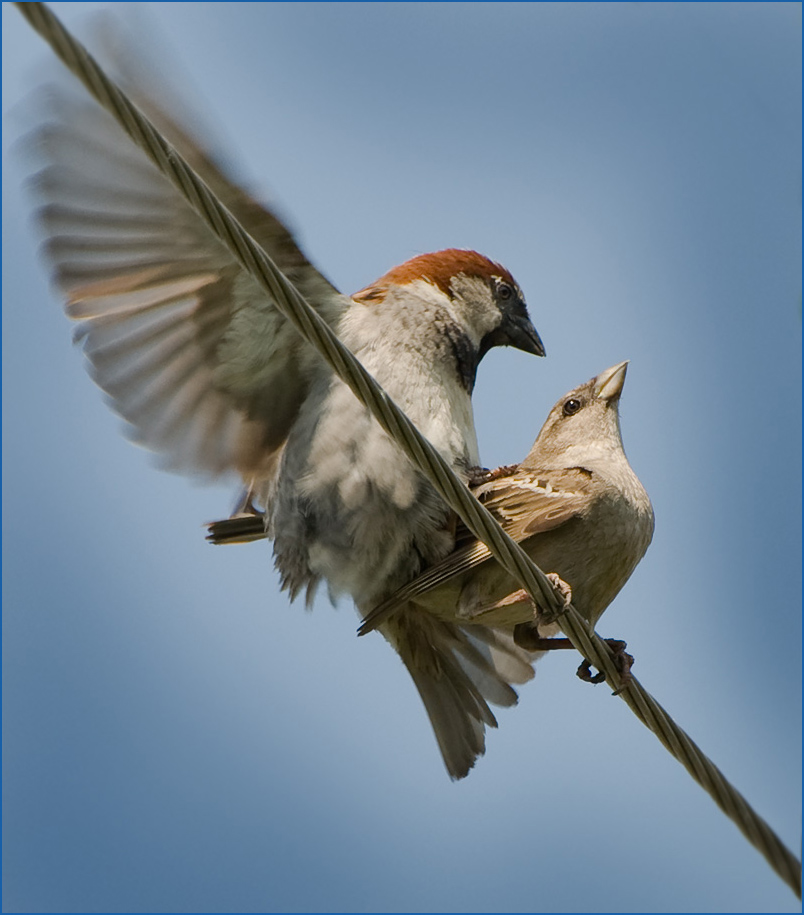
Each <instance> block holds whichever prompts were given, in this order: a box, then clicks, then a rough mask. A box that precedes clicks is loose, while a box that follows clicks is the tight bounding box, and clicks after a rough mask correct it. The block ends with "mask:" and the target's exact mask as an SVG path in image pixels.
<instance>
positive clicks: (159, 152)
mask: <svg viewBox="0 0 804 915" xmlns="http://www.w3.org/2000/svg"><path fill="white" fill-rule="evenodd" d="M15 6H16V7H17V8H18V9H19V11H20V12H21V13H22V15H23V16H24V17H25V18H26V20H27V21H28V22H29V23H30V25H31V26H32V27H33V28H34V29H35V30H36V31H37V32H38V33H39V34H40V35H41V36H42V38H44V39H45V41H47V42H48V44H49V45H50V46H51V47H52V49H53V50H54V52H55V53H56V55H57V56H58V57H59V58H60V59H61V61H62V62H63V63H64V64H65V65H66V66H67V67H68V69H69V70H70V71H71V72H72V73H73V74H74V75H75V76H76V77H77V78H78V79H79V80H80V81H81V82H82V83H83V84H84V86H85V87H86V88H87V90H88V91H89V92H90V94H91V95H92V96H93V97H94V98H95V99H96V100H97V101H98V102H99V103H100V104H101V105H102V106H103V107H104V108H105V109H106V110H107V111H108V112H109V113H110V114H111V115H112V116H113V117H114V118H115V120H116V121H117V122H118V123H119V124H120V126H121V127H122V128H123V130H125V132H126V133H127V134H128V135H129V137H131V139H132V140H133V141H134V142H135V143H136V144H137V145H138V146H139V147H140V148H141V149H142V150H143V151H144V152H145V153H146V155H147V156H148V157H149V159H150V160H151V161H152V162H153V163H154V164H155V165H156V166H157V168H159V170H160V171H161V172H162V174H163V175H164V176H165V177H166V178H168V179H169V180H170V181H171V182H172V183H173V184H174V185H175V187H176V188H177V189H178V190H179V192H180V193H181V194H182V195H183V196H184V197H185V199H186V200H187V201H188V202H189V203H190V205H191V206H192V207H193V208H194V209H195V210H196V212H197V213H198V214H199V216H201V218H202V219H203V220H204V222H205V223H206V224H207V225H208V226H209V228H210V229H211V230H212V232H213V233H214V234H215V236H216V237H217V238H218V239H220V240H221V241H222V242H223V243H224V244H225V245H226V246H227V248H228V249H229V250H230V252H231V254H232V256H233V257H235V258H236V259H237V261H238V262H239V263H240V264H241V265H242V267H243V268H244V269H245V270H247V271H248V272H249V273H250V274H251V276H252V277H253V278H254V280H255V281H256V282H257V283H258V284H259V285H260V286H261V287H262V288H263V289H264V290H265V291H266V292H267V293H268V294H269V295H270V297H271V299H272V301H273V302H274V303H275V304H276V307H277V308H278V309H279V311H280V312H281V313H282V314H283V315H284V316H285V317H286V318H287V319H288V320H289V321H290V322H291V324H293V326H294V327H295V328H296V329H297V330H298V332H299V333H300V334H301V335H302V337H304V339H305V340H306V341H308V342H309V343H310V344H311V345H312V346H314V347H315V348H316V349H317V350H318V352H319V353H320V354H321V356H322V357H323V358H324V359H325V360H326V362H327V363H328V364H329V365H330V366H331V367H332V369H333V371H334V372H335V373H336V374H337V375H338V377H339V378H341V380H342V381H344V382H345V383H346V384H347V385H348V386H349V387H350V388H351V390H352V391H353V392H354V394H355V396H356V397H357V398H358V400H360V402H361V403H363V404H364V405H365V406H366V407H367V409H368V410H369V411H370V412H371V414H372V416H373V417H374V418H375V419H376V420H377V422H378V423H379V424H380V425H381V426H382V428H383V429H385V431H386V432H387V433H388V434H389V435H390V436H392V438H393V439H394V441H395V442H396V443H397V444H398V445H399V447H400V448H402V450H403V451H404V452H405V454H407V456H408V457H409V458H410V459H411V460H412V461H413V462H414V464H415V465H416V466H417V467H418V468H419V469H420V470H421V472H422V473H423V474H424V475H425V476H426V477H427V478H428V480H429V481H430V482H431V483H432V484H433V486H434V487H435V489H436V490H437V491H438V492H439V494H440V495H441V496H442V498H443V499H444V500H445V501H446V502H447V504H448V505H449V506H450V507H451V508H452V509H453V510H454V511H455V512H457V514H458V515H460V517H461V519H462V520H463V521H464V523H465V524H466V525H467V527H469V528H470V529H471V530H472V532H473V533H474V534H475V535H476V536H477V537H479V538H480V539H481V540H482V541H483V542H484V543H485V544H486V545H487V546H488V547H489V549H490V550H491V551H492V553H493V554H494V556H495V558H496V559H497V561H498V562H500V564H501V565H503V566H504V567H505V569H506V570H507V571H508V572H509V573H510V574H511V575H512V576H513V577H514V578H515V579H516V580H517V581H518V582H519V583H520V584H521V585H522V586H523V587H524V588H525V590H526V591H527V592H528V593H529V594H530V595H531V597H532V598H533V599H534V600H535V601H536V603H537V604H538V605H539V606H540V607H543V608H544V607H546V608H548V610H549V611H550V612H552V613H554V614H556V615H559V614H561V613H562V611H563V604H562V601H561V599H560V598H559V597H558V595H557V594H556V592H555V591H554V589H553V586H552V585H551V584H550V582H549V581H548V580H547V578H546V576H545V575H544V573H543V572H542V571H541V570H540V569H539V568H538V567H537V566H536V565H535V564H534V563H533V562H532V560H531V559H530V558H529V557H528V555H527V554H526V553H525V552H524V550H523V549H522V548H521V547H520V546H519V545H518V544H517V543H515V542H514V541H513V540H512V539H511V538H510V537H509V536H508V535H507V534H506V533H505V532H504V531H503V529H502V528H501V527H500V525H499V524H498V523H497V521H496V520H495V519H494V517H493V516H492V515H491V514H490V512H489V511H488V510H487V509H486V508H485V507H484V506H483V505H481V504H480V503H479V502H478V501H477V500H476V499H475V498H474V497H473V496H472V495H471V493H470V492H469V490H468V489H467V488H466V486H465V485H464V484H463V483H462V482H461V481H460V480H459V479H458V478H457V476H456V475H455V474H454V473H453V472H452V470H451V468H450V467H449V465H448V464H447V462H446V461H445V460H444V459H443V458H442V457H441V455H440V454H439V453H438V452H437V451H436V450H435V449H434V448H433V446H432V445H431V444H430V443H429V442H428V441H427V440H426V439H425V438H424V437H423V436H422V435H421V434H420V433H419V432H418V430H417V429H416V428H415V426H414V425H413V423H411V421H410V420H409V419H408V418H407V416H405V414H404V413H402V411H401V410H400V409H399V408H398V407H397V406H396V405H395V404H394V403H393V401H392V400H391V399H390V397H389V396H388V395H387V394H386V393H385V391H383V390H382V388H381V387H380V386H379V385H378V384H377V382H376V381H375V380H374V379H373V378H372V376H371V375H370V374H369V373H368V372H367V371H366V370H365V369H364V368H363V366H362V365H361V363H360V362H359V361H358V360H357V359H356V358H355V357H354V356H353V355H352V353H351V352H349V350H348V349H347V348H346V347H345V346H344V345H343V344H342V343H341V342H340V341H339V340H338V338H337V337H336V336H335V334H334V332H333V331H332V329H331V328H330V327H329V325H328V324H326V323H325V322H324V321H323V320H322V319H321V318H320V317H319V316H318V314H317V313H316V312H315V311H314V310H313V309H312V308H311V307H310V306H309V305H308V304H307V302H305V300H304V299H303V298H302V296H301V294H300V293H299V292H298V291H297V290H296V289H295V287H294V286H293V285H292V284H291V283H290V282H289V281H288V280H287V279H286V278H285V276H284V275H283V274H282V273H281V271H280V270H279V269H278V268H277V267H276V265H275V264H274V263H273V261H272V260H271V259H270V257H268V255H267V254H266V253H265V252H264V251H263V250H262V249H261V248H260V246H259V245H258V244H257V243H256V242H255V241H254V240H253V239H252V238H251V236H250V235H249V234H248V233H247V232H246V231H245V229H244V228H243V227H242V226H241V225H240V223H239V222H238V221H237V220H236V219H235V218H234V217H233V216H232V214H231V213H230V212H229V211H228V210H227V209H226V208H225V207H224V206H223V205H222V204H221V203H220V202H219V201H218V200H217V198H216V197H215V195H214V194H213V193H212V192H211V191H210V190H209V188H208V187H207V186H206V185H205V184H204V182H203V181H202V180H201V179H200V178H199V177H198V176H197V175H196V174H195V172H194V171H193V170H192V169H191V168H190V166H189V165H188V164H187V163H186V162H185V161H184V159H183V158H182V157H181V156H180V155H179V153H178V152H177V151H176V150H175V149H174V148H173V147H172V146H171V145H170V144H169V143H168V142H167V141H166V140H165V139H164V138H163V137H162V136H161V134H160V133H159V132H158V131H157V130H156V128H155V127H154V126H153V125H152V124H151V123H150V121H148V119H147V118H146V117H145V116H144V115H143V114H141V113H140V112H139V111H138V110H137V108H136V107H135V106H134V105H133V103H132V102H131V101H130V100H129V99H128V98H127V97H126V95H125V94H124V93H123V92H122V91H121V90H120V89H119V88H118V87H117V86H115V85H114V83H112V82H111V81H110V80H109V78H108V77H107V76H106V75H105V74H104V72H103V71H102V70H101V68H100V66H99V65H98V64H97V62H96V61H95V60H94V59H93V58H92V57H91V55H90V54H89V53H88V52H87V51H86V49H85V48H84V47H83V46H82V45H81V44H80V43H79V42H78V41H76V39H74V38H73V37H72V35H71V34H70V33H69V32H68V31H67V30H66V29H65V28H64V26H63V25H62V24H61V22H60V21H59V19H58V18H57V17H56V16H55V15H54V14H53V13H52V12H51V10H50V9H49V8H48V7H47V6H46V4H44V3H16V4H15ZM561 628H562V629H563V631H564V632H565V633H566V635H567V637H568V638H569V639H570V641H571V642H572V644H573V645H574V646H575V648H576V649H577V650H578V651H579V652H581V654H582V655H583V656H584V658H587V659H589V661H591V663H592V664H594V666H595V667H596V668H597V669H598V670H600V671H602V672H603V673H605V675H606V682H607V683H608V684H609V685H610V686H611V687H612V688H614V689H615V691H617V694H618V695H619V696H620V697H621V698H622V699H623V700H624V701H625V702H626V703H627V705H628V707H629V708H630V709H631V711H632V712H633V713H634V714H635V715H636V716H637V718H639V720H640V721H641V722H642V723H643V724H645V725H646V726H647V727H648V728H649V729H650V730H651V731H653V733H654V734H655V735H656V736H657V737H658V739H659V740H660V741H661V743H662V744H663V745H664V746H665V747H666V749H667V750H668V752H669V753H671V754H672V755H673V756H674V757H675V758H676V759H677V760H678V761H679V762H680V763H681V764H682V765H683V766H684V768H685V769H687V771H688V772H689V773H690V775H691V776H692V777H693V778H694V779H695V781H697V782H698V784H699V785H701V787H702V788H704V790H705V791H707V792H708V793H709V794H710V795H711V797H712V798H713V799H714V801H715V803H716V804H717V805H718V807H720V809H721V810H722V811H723V812H724V813H725V814H726V816H728V817H729V818H730V819H731V820H732V821H733V822H734V823H735V824H736V825H737V827H738V828H739V829H740V831H741V832H742V833H743V835H744V836H745V837H746V838H747V839H748V841H749V842H751V844H752V845H754V847H755V848H756V849H757V850H758V851H759V852H760V853H761V854H762V855H763V856H764V857H765V859H766V860H767V862H768V863H769V864H770V866H771V867H772V868H773V870H774V871H776V873H777V874H778V875H779V876H780V877H781V878H782V880H784V881H785V883H787V884H788V885H789V886H790V887H791V888H792V889H793V891H794V892H795V893H796V895H797V896H798V897H799V898H801V862H800V861H799V860H798V859H797V858H796V857H795V855H793V853H792V852H791V851H790V850H789V849H788V848H787V847H786V846H785V845H784V843H783V842H782V841H781V839H780V838H779V837H778V836H777V835H776V833H775V832H774V831H773V830H772V829H771V827H770V826H769V825H768V824H767V823H766V822H765V820H764V819H762V817H760V816H759V815H758V814H757V813H756V812H755V811H754V810H753V808H752V807H751V805H750V804H749V803H748V801H746V799H745V798H744V797H743V796H742V794H740V792H739V791H737V789H736V788H734V787H733V786H732V785H731V784H730V783H729V782H728V780H727V779H726V777H725V776H724V775H723V773H722V772H721V771H720V770H719V769H718V768H717V766H716V765H715V764H714V763H713V762H712V761H711V760H710V759H709V758H708V757H707V756H706V755H705V754H704V753H703V752H702V751H701V750H700V748H699V747H698V746H697V745H696V744H695V742H694V741H693V740H692V739H691V738H690V737H689V735H687V734H686V733H685V732H684V731H683V730H682V729H681V728H680V727H679V726H678V725H677V724H676V723H675V722H674V721H673V719H672V718H671V717H670V715H669V714H668V713H667V712H666V711H665V709H664V708H662V706H661V705H660V704H659V703H658V702H657V701H656V700H655V699H654V698H653V697H652V696H651V695H650V694H649V693H648V692H647V691H646V690H645V689H644V688H643V687H642V685H641V684H640V683H639V681H638V680H637V679H636V678H634V677H632V678H631V679H630V680H629V681H628V682H627V683H623V682H622V681H621V677H620V673H619V671H618V669H617V667H616V666H615V661H614V655H613V653H612V651H611V649H610V648H609V646H608V645H607V644H606V643H605V642H604V641H603V640H602V639H601V638H600V637H599V636H598V635H597V633H595V632H594V631H593V630H592V629H591V628H590V627H589V625H588V624H587V623H586V621H585V620H584V619H583V617H582V616H581V615H580V614H579V613H578V611H577V610H576V609H575V608H574V607H572V606H570V607H569V608H567V609H566V611H564V613H563V616H562V618H561Z"/></svg>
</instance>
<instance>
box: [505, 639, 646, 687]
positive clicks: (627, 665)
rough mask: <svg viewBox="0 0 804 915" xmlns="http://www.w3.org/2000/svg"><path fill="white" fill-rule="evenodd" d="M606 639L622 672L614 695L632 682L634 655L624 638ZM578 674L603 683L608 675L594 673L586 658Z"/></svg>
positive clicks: (590, 680) (601, 672) (619, 670)
mask: <svg viewBox="0 0 804 915" xmlns="http://www.w3.org/2000/svg"><path fill="white" fill-rule="evenodd" d="M515 638H516V636H515ZM604 641H605V643H606V644H607V645H608V646H609V648H611V650H612V651H613V652H614V664H615V666H616V667H617V671H618V673H619V674H620V681H621V683H620V686H619V688H618V689H615V690H614V693H613V695H615V696H617V695H619V694H620V693H621V692H622V691H623V690H624V689H625V688H626V686H628V684H629V683H630V682H631V679H632V677H631V668H632V667H633V666H634V656H633V655H630V654H628V652H627V651H626V650H625V649H626V646H627V643H626V642H624V641H623V640H622V639H604ZM576 676H577V677H578V678H579V679H581V680H583V681H584V682H585V683H595V684H597V683H603V682H604V680H605V679H606V675H605V674H604V673H603V671H602V670H601V671H598V672H597V673H596V674H593V673H592V662H591V661H588V660H584V661H583V662H582V663H581V665H580V666H579V667H578V670H577V671H576Z"/></svg>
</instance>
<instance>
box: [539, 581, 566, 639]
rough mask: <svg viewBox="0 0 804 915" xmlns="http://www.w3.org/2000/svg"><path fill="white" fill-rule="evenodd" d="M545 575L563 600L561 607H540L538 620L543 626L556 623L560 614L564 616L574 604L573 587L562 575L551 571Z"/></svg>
mask: <svg viewBox="0 0 804 915" xmlns="http://www.w3.org/2000/svg"><path fill="white" fill-rule="evenodd" d="M545 577H546V578H547V580H548V581H549V582H550V584H551V585H552V586H553V590H554V591H555V592H556V594H557V595H558V597H559V599H560V601H561V609H559V610H552V609H551V610H543V609H542V608H541V607H539V612H538V621H539V623H540V624H541V625H543V626H547V625H549V624H550V623H554V622H555V621H556V620H557V619H558V618H559V617H560V616H563V615H564V614H565V613H566V612H567V610H568V609H569V607H570V605H571V604H572V588H571V587H570V586H569V585H568V584H567V583H566V582H565V581H564V580H563V579H562V578H561V576H559V575H557V574H556V573H555V572H549V573H548V574H547V575H546V576H545Z"/></svg>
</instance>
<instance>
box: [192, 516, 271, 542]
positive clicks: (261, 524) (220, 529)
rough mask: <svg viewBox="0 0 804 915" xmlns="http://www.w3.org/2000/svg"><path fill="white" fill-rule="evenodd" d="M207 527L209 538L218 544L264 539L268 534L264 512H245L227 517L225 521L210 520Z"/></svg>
mask: <svg viewBox="0 0 804 915" xmlns="http://www.w3.org/2000/svg"><path fill="white" fill-rule="evenodd" d="M206 527H207V540H209V542H210V543H214V544H216V545H220V544H222V543H251V542H252V541H253V540H264V539H265V538H266V537H267V536H268V534H267V533H266V532H265V516H264V515H263V514H262V512H257V513H250V512H249V513H243V514H238V515H233V516H232V517H231V518H225V519H224V520H223V521H210V522H209V523H208V524H207V526H206Z"/></svg>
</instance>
